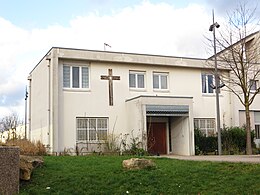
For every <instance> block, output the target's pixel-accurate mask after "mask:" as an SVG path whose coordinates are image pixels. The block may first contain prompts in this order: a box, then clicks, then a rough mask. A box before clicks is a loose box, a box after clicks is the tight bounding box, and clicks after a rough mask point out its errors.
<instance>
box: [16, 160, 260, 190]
mask: <svg viewBox="0 0 260 195" xmlns="http://www.w3.org/2000/svg"><path fill="white" fill-rule="evenodd" d="M127 158H129V157H125V156H78V157H75V156H74V157H72V156H58V157H56V156H46V157H44V160H45V165H44V166H43V167H41V168H37V169H36V170H35V171H34V173H33V176H32V179H31V181H30V182H28V183H22V184H21V187H20V193H21V194H62V195H63V194H127V192H128V193H129V194H260V165H259V164H258V165H257V164H243V163H217V162H194V161H180V160H173V159H165V158H156V159H154V161H155V163H156V164H157V168H156V169H150V170H148V169H147V170H132V171H128V170H124V169H123V168H122V161H123V160H124V159H127ZM47 187H50V189H49V190H48V189H46V188H47Z"/></svg>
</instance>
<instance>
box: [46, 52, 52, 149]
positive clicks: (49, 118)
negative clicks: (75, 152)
mask: <svg viewBox="0 0 260 195" xmlns="http://www.w3.org/2000/svg"><path fill="white" fill-rule="evenodd" d="M46 60H47V66H48V110H47V111H48V132H47V135H48V144H47V145H48V147H49V148H50V147H51V146H50V144H51V140H50V139H51V135H50V131H51V68H50V65H51V58H50V53H49V54H48V56H47V57H46Z"/></svg>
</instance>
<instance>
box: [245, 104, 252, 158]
mask: <svg viewBox="0 0 260 195" xmlns="http://www.w3.org/2000/svg"><path fill="white" fill-rule="evenodd" d="M245 110H246V154H247V155H250V154H252V144H251V124H250V113H249V105H248V104H246V105H245Z"/></svg>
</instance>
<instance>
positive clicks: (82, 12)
mask: <svg viewBox="0 0 260 195" xmlns="http://www.w3.org/2000/svg"><path fill="white" fill-rule="evenodd" d="M237 2H238V1H237V0H165V1H160V0H144V1H143V0H42V1H37V0H23V1H22V0H8V1H7V0H0V117H3V116H4V115H7V114H8V113H9V112H10V111H16V112H18V113H19V114H20V117H21V118H23V117H24V115H23V113H24V95H25V87H26V85H27V84H28V83H27V76H28V75H29V72H30V71H31V70H32V69H33V67H34V66H35V65H36V64H37V63H38V62H39V60H40V59H41V58H42V57H43V56H44V55H45V54H46V53H47V51H48V50H49V49H50V48H51V47H69V48H81V49H90V50H103V47H104V45H103V44H104V43H108V44H109V45H111V46H112V48H110V49H109V50H111V51H116V52H130V53H144V54H157V55H169V56H182V57H195V58H206V57H208V56H210V55H212V53H210V52H213V51H209V50H208V48H207V46H206V44H205V43H206V40H205V36H207V37H208V36H212V34H210V32H209V31H208V28H209V26H210V24H211V23H212V9H213V8H214V10H215V20H216V21H218V23H220V24H221V22H224V20H225V18H227V12H230V11H232V10H234V8H235V7H236V6H237ZM256 3H257V0H250V4H254V5H256ZM257 15H258V16H259V18H260V14H259V9H258V10H257Z"/></svg>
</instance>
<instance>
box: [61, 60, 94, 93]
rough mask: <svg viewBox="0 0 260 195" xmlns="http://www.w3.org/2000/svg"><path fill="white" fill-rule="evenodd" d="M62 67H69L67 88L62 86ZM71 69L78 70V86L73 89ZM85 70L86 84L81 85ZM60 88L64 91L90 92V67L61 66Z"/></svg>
mask: <svg viewBox="0 0 260 195" xmlns="http://www.w3.org/2000/svg"><path fill="white" fill-rule="evenodd" d="M64 67H69V87H65V86H64ZM73 68H79V70H78V82H79V83H78V84H79V85H78V86H79V87H74V83H73ZM84 68H86V69H87V76H86V81H87V84H84V83H83V79H84V78H83V69H84ZM62 69H63V70H62V87H63V89H65V90H90V66H89V65H77V64H75V65H71V64H63V66H62ZM83 85H86V87H83Z"/></svg>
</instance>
